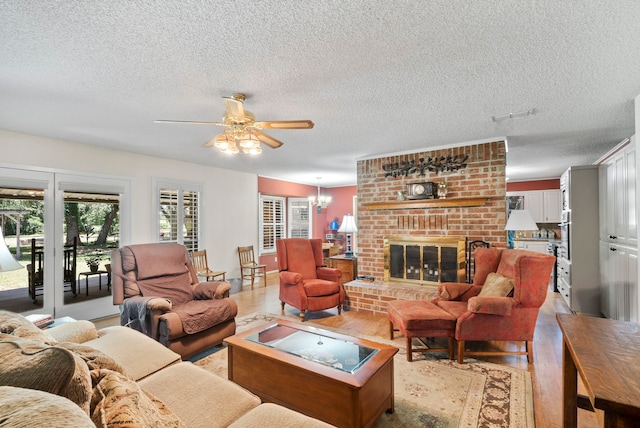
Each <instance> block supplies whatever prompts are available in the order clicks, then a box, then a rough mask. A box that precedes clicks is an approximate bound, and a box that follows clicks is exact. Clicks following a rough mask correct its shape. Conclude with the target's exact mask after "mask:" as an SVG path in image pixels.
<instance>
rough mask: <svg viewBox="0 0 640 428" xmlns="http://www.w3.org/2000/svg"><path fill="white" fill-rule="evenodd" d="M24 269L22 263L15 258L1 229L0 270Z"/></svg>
mask: <svg viewBox="0 0 640 428" xmlns="http://www.w3.org/2000/svg"><path fill="white" fill-rule="evenodd" d="M16 269H22V265H21V264H20V263H18V262H17V261H16V259H14V258H13V256H12V255H11V253H10V252H9V249H8V248H7V244H5V242H4V235H3V234H2V229H0V272H7V271H10V270H16Z"/></svg>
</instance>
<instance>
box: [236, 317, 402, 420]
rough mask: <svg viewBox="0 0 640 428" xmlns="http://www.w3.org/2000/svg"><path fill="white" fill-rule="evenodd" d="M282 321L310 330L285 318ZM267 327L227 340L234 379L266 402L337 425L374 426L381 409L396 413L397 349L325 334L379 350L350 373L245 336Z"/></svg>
mask: <svg viewBox="0 0 640 428" xmlns="http://www.w3.org/2000/svg"><path fill="white" fill-rule="evenodd" d="M278 324H280V325H287V326H291V327H294V328H297V329H300V330H306V329H307V327H305V326H302V325H300V324H297V323H290V322H287V321H283V320H280V321H278ZM269 325H273V323H271V324H266V325H264V326H262V327H258V328H256V329H253V330H250V331H248V332H246V333H242V334H240V335H236V336H232V337H229V338H227V339H225V342H226V343H227V345H228V351H229V360H228V361H229V367H228V376H229V379H230V380H232V381H234V382H235V383H237V384H238V385H240V386H242V387H244V388H246V389H248V390H250V391H251V392H253V393H254V394H256V395H258V396H259V397H260V398H261V399H262V400H263V401H266V402H272V403H276V404H280V405H283V406H285V407H288V408H290V409H293V410H296V411H298V412H301V413H304V414H306V415H308V416H311V417H314V418H317V419H320V420H323V421H325V422H327V423H330V424H333V425H336V426H338V427H371V426H373V425H374V424H375V423H376V421H377V420H378V418H379V417H380V415H382V413H383V412H385V411H386V412H388V413H392V412H393V405H394V403H393V356H394V355H395V354H396V352H398V349H397V348H395V347H393V346H387V345H382V344H378V343H374V342H370V341H367V340H361V339H357V338H354V337H350V336H344V335H339V334H336V333H332V332H328V331H327V332H323V333H326V335H327V336H330V337H334V338H343V339H345V340H348V341H351V342H354V343H358V344H361V345H365V346H368V347H371V348H375V349H378V352H377V353H376V354H375V355H373V356H372V357H371V358H370V359H369V360H368V361H366V362H365V363H364V365H363V366H362V367H360V368H359V370H357V371H356V372H355V373H354V374H351V373H348V372H344V371H340V370H337V369H335V368H332V367H327V366H324V365H322V364H319V363H316V362H313V361H309V360H306V359H304V358H300V357H297V356H295V355H291V354H288V353H286V352H282V351H279V350H276V349H272V348H270V347H267V346H264V345H261V344H257V343H254V342H251V341H249V340H246V339H244V337H246V336H248V335H250V334H252V333H255V332H257V331H261V330H263V329H265V328H267V327H268V326H269ZM315 331H317V330H315Z"/></svg>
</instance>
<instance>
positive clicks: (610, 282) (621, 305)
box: [600, 241, 638, 322]
mask: <svg viewBox="0 0 640 428" xmlns="http://www.w3.org/2000/svg"><path fill="white" fill-rule="evenodd" d="M600 263H601V265H600V276H601V279H600V284H601V287H600V305H601V311H602V314H603V315H604V316H605V317H607V318H611V319H615V320H620V321H627V322H638V305H637V302H638V250H637V248H633V247H628V246H622V245H615V244H611V243H609V242H605V241H600Z"/></svg>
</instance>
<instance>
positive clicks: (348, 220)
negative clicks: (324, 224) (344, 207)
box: [338, 214, 358, 233]
mask: <svg viewBox="0 0 640 428" xmlns="http://www.w3.org/2000/svg"><path fill="white" fill-rule="evenodd" d="M357 231H358V228H357V226H356V220H355V218H354V217H353V216H352V215H350V214H347V215H345V216H344V217H342V224H341V225H340V229H338V232H341V233H353V232H357Z"/></svg>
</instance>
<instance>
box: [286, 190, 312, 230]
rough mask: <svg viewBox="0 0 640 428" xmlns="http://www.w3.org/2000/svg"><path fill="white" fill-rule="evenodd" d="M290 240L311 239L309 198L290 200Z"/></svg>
mask: <svg viewBox="0 0 640 428" xmlns="http://www.w3.org/2000/svg"><path fill="white" fill-rule="evenodd" d="M288 202H289V223H288V226H289V227H288V231H289V238H307V239H309V238H311V216H310V215H309V214H310V209H309V199H308V198H289V200H288Z"/></svg>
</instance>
